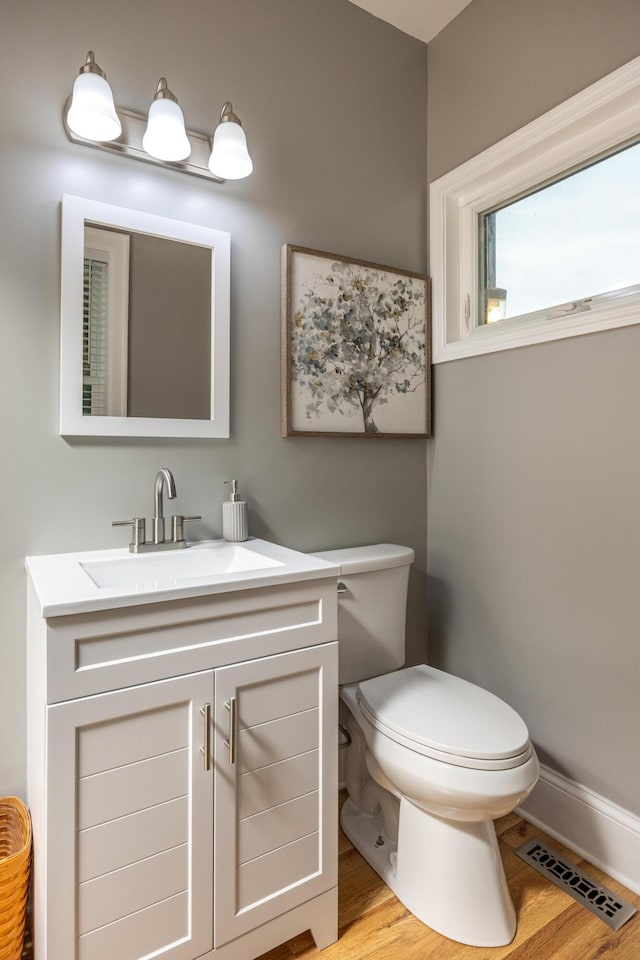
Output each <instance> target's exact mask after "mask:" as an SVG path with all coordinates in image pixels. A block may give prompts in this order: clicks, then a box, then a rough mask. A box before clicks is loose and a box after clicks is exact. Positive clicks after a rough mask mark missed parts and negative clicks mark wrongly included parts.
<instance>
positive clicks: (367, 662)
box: [315, 543, 414, 683]
mask: <svg viewBox="0 0 640 960" xmlns="http://www.w3.org/2000/svg"><path fill="white" fill-rule="evenodd" d="M315 556H316V557H320V558H322V559H323V560H328V561H330V562H331V563H335V564H338V565H339V566H340V575H339V577H338V653H339V661H340V668H339V681H340V683H353V682H355V681H359V680H366V679H368V678H369V677H377V676H379V675H380V674H382V673H389V671H391V670H397V669H398V667H401V666H402V665H403V664H404V657H405V653H404V647H405V624H406V615H407V585H408V582H409V567H410V566H411V564H412V563H413V559H414V552H413V550H411V548H410V547H400V546H397V545H396V544H392V543H378V544H375V545H373V546H370V547H345V548H344V549H342V550H326V551H324V552H322V553H316V554H315Z"/></svg>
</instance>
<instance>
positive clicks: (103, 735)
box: [37, 671, 213, 960]
mask: <svg viewBox="0 0 640 960" xmlns="http://www.w3.org/2000/svg"><path fill="white" fill-rule="evenodd" d="M212 703H213V672H212V671H206V672H204V673H199V674H194V675H191V676H187V677H179V678H177V679H172V680H163V681H159V682H156V683H150V684H147V685H144V686H139V687H131V688H129V689H127V690H121V691H116V692H113V693H106V694H101V695H99V696H96V697H87V698H85V699H82V700H75V701H70V702H67V703H63V704H58V705H55V706H52V707H49V708H47V748H48V749H47V754H48V761H47V766H48V771H47V774H48V775H47V779H48V783H49V787H48V791H49V792H48V800H47V868H46V877H47V879H46V883H47V891H46V903H47V921H46V922H47V952H46V958H47V960H70V958H74V960H114V958H117V960H138V958H141V957H146V956H149V955H151V954H153V956H157V957H162V958H167V960H191V958H193V957H196V956H199V955H200V954H203V953H206V952H207V951H209V950H211V949H212V946H213V942H212V940H213V933H212V870H213V864H212V843H213V837H212V802H213V783H212V781H213V769H212V768H213V764H212V762H211V761H212V758H211V757H209V758H208V760H209V762H208V763H205V759H207V758H205V756H204V755H203V752H202V750H201V748H203V747H204V745H205V744H206V743H208V740H209V733H208V732H207V734H206V735H205V729H204V723H205V719H208V718H209V714H208V711H206V710H203V707H204V705H205V704H209V705H210V706H212ZM207 768H208V769H207ZM37 956H38V957H44V956H45V954H44V953H43V952H42V950H41V948H38V952H37Z"/></svg>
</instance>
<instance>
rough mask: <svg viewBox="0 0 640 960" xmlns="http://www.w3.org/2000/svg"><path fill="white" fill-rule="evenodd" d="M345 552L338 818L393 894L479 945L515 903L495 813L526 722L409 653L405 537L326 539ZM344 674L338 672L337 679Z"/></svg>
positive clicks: (507, 927)
mask: <svg viewBox="0 0 640 960" xmlns="http://www.w3.org/2000/svg"><path fill="white" fill-rule="evenodd" d="M319 556H321V557H324V558H325V559H329V560H331V562H333V563H338V564H339V565H340V569H341V574H340V583H339V593H340V598H341V599H340V606H339V614H338V640H339V652H340V680H341V688H340V696H341V699H342V701H343V703H344V704H345V706H346V708H347V710H348V723H347V728H348V731H349V734H350V737H351V746H350V747H349V748H348V750H347V756H346V762H345V779H346V785H347V792H348V799H347V801H346V802H345V804H344V805H343V808H342V812H341V824H342V827H343V830H344V831H345V833H346V834H347V836H348V837H349V838H350V839H351V841H352V843H353V844H354V846H355V847H356V849H358V850H359V851H360V853H361V854H362V855H363V856H364V857H365V859H366V860H367V861H368V862H369V863H370V864H371V866H372V867H373V868H374V869H375V870H376V871H377V872H378V873H379V874H380V876H381V877H382V878H383V880H384V881H385V882H386V883H387V884H388V886H389V887H390V888H391V889H392V890H393V891H394V893H396V895H397V896H398V898H399V899H400V900H401V901H402V903H403V904H404V905H405V906H406V907H407V908H408V909H409V910H411V912H412V913H413V914H415V916H417V917H418V919H420V920H422V921H423V922H424V923H426V924H427V925H428V926H430V927H431V928H432V929H434V930H436V931H438V932H439V933H442V934H443V935H445V936H447V937H449V938H451V939H453V940H457V941H459V942H461V943H465V944H470V945H472V946H479V947H491V946H496V947H497V946H502V945H504V944H507V943H509V942H510V941H511V940H512V939H513V936H514V934H515V931H516V914H515V909H514V907H513V903H512V901H511V897H510V895H509V891H508V888H507V883H506V878H505V874H504V869H503V866H502V859H501V856H500V851H499V848H498V843H497V839H496V834H495V829H494V826H493V820H494V819H496V818H497V817H500V816H503V815H505V814H507V813H509V812H511V811H512V810H514V809H515V807H516V806H518V805H519V804H520V803H521V802H522V801H523V800H524V799H525V798H526V797H527V796H528V794H529V793H530V792H531V790H532V789H533V787H534V785H535V783H536V781H537V779H538V773H539V767H538V760H537V757H536V754H535V750H534V748H533V745H532V744H531V741H530V739H529V734H528V731H527V728H526V725H525V724H524V722H523V721H522V719H521V718H520V717H519V715H518V714H517V713H516V711H515V710H513V709H512V708H511V707H510V706H508V704H506V703H504V701H502V700H500V699H499V698H498V697H496V696H494V695H493V694H492V693H490V692H489V691H487V690H483V689H482V688H480V687H478V686H476V685H475V684H472V683H469V682H467V681H465V680H463V679H461V678H459V677H454V676H452V675H450V674H447V673H444V672H443V671H441V670H436V669H435V668H434V667H431V666H427V665H426V664H420V665H418V666H413V667H408V668H404V669H398V668H399V667H401V666H402V663H403V661H404V630H405V610H406V591H407V582H408V571H409V566H410V564H411V562H412V560H413V551H411V550H409V549H408V548H406V547H397V546H395V545H390V544H380V545H377V546H372V547H360V548H351V549H348V550H344V551H340V550H337V551H328V552H325V553H322V554H319ZM344 681H347V682H344Z"/></svg>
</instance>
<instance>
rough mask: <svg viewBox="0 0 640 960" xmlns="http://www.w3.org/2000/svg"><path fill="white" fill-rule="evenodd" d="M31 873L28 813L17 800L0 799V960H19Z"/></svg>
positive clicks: (9, 798)
mask: <svg viewBox="0 0 640 960" xmlns="http://www.w3.org/2000/svg"><path fill="white" fill-rule="evenodd" d="M30 872H31V818H30V817H29V811H28V810H27V808H26V807H25V805H24V803H23V802H22V800H18V798H17V797H0V960H20V956H21V954H22V945H23V942H24V924H25V917H26V914H27V901H28V899H29V876H30Z"/></svg>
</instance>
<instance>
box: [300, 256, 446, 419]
mask: <svg viewBox="0 0 640 960" xmlns="http://www.w3.org/2000/svg"><path fill="white" fill-rule="evenodd" d="M429 311H430V282H429V278H428V277H426V276H424V275H423V274H419V273H410V272H408V271H406V270H398V269H396V268H395V267H384V266H381V265H380V264H377V263H369V262H368V261H365V260H352V259H349V258H347V257H341V256H338V255H337V254H333V253H324V252H322V251H319V250H310V249H309V248H307V247H297V246H294V245H292V244H286V245H285V246H284V247H283V248H282V435H283V436H285V437H292V436H307V437H313V436H340V437H428V436H430V435H431V363H430V340H431V337H430V326H431V325H430V312H429Z"/></svg>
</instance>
